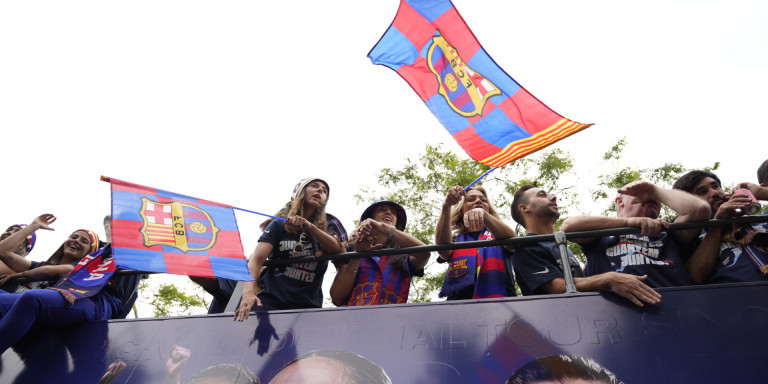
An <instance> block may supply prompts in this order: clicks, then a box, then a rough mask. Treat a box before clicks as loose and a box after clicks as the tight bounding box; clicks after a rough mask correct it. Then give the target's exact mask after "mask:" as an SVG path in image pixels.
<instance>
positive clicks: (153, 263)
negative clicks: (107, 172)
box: [110, 179, 253, 281]
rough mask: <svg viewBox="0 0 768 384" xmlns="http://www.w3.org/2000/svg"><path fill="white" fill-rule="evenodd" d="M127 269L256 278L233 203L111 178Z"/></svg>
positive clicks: (115, 231) (119, 251)
mask: <svg viewBox="0 0 768 384" xmlns="http://www.w3.org/2000/svg"><path fill="white" fill-rule="evenodd" d="M110 182H111V184H112V247H113V249H114V257H115V261H116V263H117V265H118V266H119V267H121V268H126V269H134V270H139V271H148V272H161V273H172V274H177V275H189V276H200V277H215V278H227V279H232V280H242V281H250V280H253V278H252V277H251V275H250V273H249V272H248V266H247V264H246V260H245V257H244V255H243V246H242V243H241V242H240V232H239V230H238V229H237V221H236V220H235V214H234V211H233V210H232V207H231V206H228V205H224V204H219V203H215V202H212V201H207V200H202V199H197V198H194V197H190V196H185V195H180V194H176V193H173V192H168V191H163V190H161V189H155V188H149V187H145V186H142V185H137V184H132V183H127V182H124V181H121V180H116V179H110Z"/></svg>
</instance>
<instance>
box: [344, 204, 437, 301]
mask: <svg viewBox="0 0 768 384" xmlns="http://www.w3.org/2000/svg"><path fill="white" fill-rule="evenodd" d="M406 221H407V216H406V214H405V209H403V207H401V206H400V205H399V204H397V203H393V202H391V201H386V200H378V201H376V202H374V203H373V204H371V205H370V206H369V207H368V208H366V210H365V211H364V212H363V214H362V216H360V224H359V225H358V226H357V228H356V229H355V231H354V232H353V235H352V238H353V239H354V240H355V243H354V247H355V251H356V252H363V251H370V250H374V249H381V248H402V247H416V246H420V245H424V243H423V242H421V241H420V240H419V239H417V238H415V237H413V236H411V235H409V234H407V233H405V232H403V231H404V230H405V223H406ZM427 261H429V252H421V253H414V254H410V255H408V254H403V255H394V256H380V257H377V256H367V257H362V258H360V257H356V258H353V259H350V260H349V261H348V263H347V264H344V265H343V266H342V267H341V268H339V272H338V273H337V274H336V278H334V280H333V285H331V300H332V301H333V304H334V305H336V306H342V305H347V306H358V305H379V304H400V303H405V302H407V301H408V292H409V290H410V287H411V277H412V276H423V275H424V266H425V265H427Z"/></svg>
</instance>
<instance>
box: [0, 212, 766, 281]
mask: <svg viewBox="0 0 768 384" xmlns="http://www.w3.org/2000/svg"><path fill="white" fill-rule="evenodd" d="M764 222H768V215H756V216H743V217H739V218H734V219H714V220H707V221H693V222H685V223H672V224H670V225H669V230H670V231H680V230H687V229H696V228H709V227H725V226H729V225H733V224H753V223H764ZM633 233H640V227H621V228H611V229H598V230H592V231H578V232H557V233H554V234H551V235H533V236H525V237H513V238H509V239H499V240H477V241H465V242H461V243H452V244H438V245H422V246H418V247H407V248H386V249H377V250H374V251H365V252H344V253H337V254H333V255H324V256H322V257H321V259H324V260H329V261H332V260H349V259H354V258H361V257H367V256H392V255H402V254H409V253H423V252H433V251H448V250H454V249H465V248H482V247H493V246H497V245H516V244H524V243H536V242H544V241H554V242H556V243H557V244H558V247H559V249H560V254H561V259H562V265H563V275H564V277H565V280H566V293H573V292H577V291H576V286H575V284H574V283H573V276H572V275H571V271H570V268H568V266H570V262H569V260H568V251H567V246H566V240H573V239H585V238H593V237H603V236H617V235H628V234H633ZM308 261H317V258H316V257H314V256H307V257H295V258H290V259H272V260H267V261H266V262H265V263H264V265H265V266H284V265H290V264H296V263H304V262H308ZM115 274H116V275H136V274H152V272H142V271H129V270H120V269H118V270H117V271H116V272H115ZM27 281H34V279H31V278H29V277H19V278H16V279H13V280H12V281H11V282H14V283H23V282H27Z"/></svg>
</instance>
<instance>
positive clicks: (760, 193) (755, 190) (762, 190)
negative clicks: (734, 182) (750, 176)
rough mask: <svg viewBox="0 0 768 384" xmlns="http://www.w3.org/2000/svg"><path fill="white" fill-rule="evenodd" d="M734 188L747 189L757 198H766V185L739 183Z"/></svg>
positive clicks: (767, 188)
mask: <svg viewBox="0 0 768 384" xmlns="http://www.w3.org/2000/svg"><path fill="white" fill-rule="evenodd" d="M736 188H738V189H742V188H744V189H748V190H749V191H750V192H752V194H753V195H754V196H755V199H758V200H768V187H763V186H760V185H757V184H753V183H740V184H739V185H738V186H737V187H736Z"/></svg>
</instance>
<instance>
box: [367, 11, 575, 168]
mask: <svg viewBox="0 0 768 384" xmlns="http://www.w3.org/2000/svg"><path fill="white" fill-rule="evenodd" d="M368 57H369V58H370V59H371V61H372V62H373V63H374V64H381V65H385V66H387V67H389V68H391V69H393V70H395V71H396V72H397V74H398V75H400V76H401V77H402V78H403V79H404V80H405V81H407V82H408V84H409V85H410V86H411V88H413V90H414V91H416V93H417V94H418V95H419V97H421V99H422V100H423V101H424V103H425V104H427V106H428V107H429V109H430V110H432V113H433V114H434V115H435V116H436V117H437V118H438V120H440V122H441V123H442V124H443V126H444V127H445V129H446V130H448V133H450V134H451V136H453V138H454V139H455V140H456V142H457V143H458V144H459V145H460V146H461V147H462V148H463V149H464V150H465V151H466V152H467V154H469V156H470V157H472V158H473V159H475V160H477V161H479V162H481V163H483V164H485V165H488V166H491V167H501V166H503V165H504V164H507V163H509V162H510V161H512V160H515V159H518V158H521V157H523V156H525V155H527V154H529V153H532V152H535V151H537V150H539V149H542V148H544V147H546V146H547V145H550V144H552V143H554V142H556V141H558V140H560V139H563V138H565V137H566V136H568V135H570V134H573V133H576V132H578V131H580V130H582V129H584V128H586V127H588V126H589V124H581V123H577V122H575V121H571V120H568V119H566V118H564V117H563V116H560V115H559V114H557V113H556V112H555V111H553V110H551V109H549V107H547V106H546V105H544V103H542V102H541V101H539V100H538V99H537V98H535V97H534V96H533V95H531V94H530V93H528V91H526V90H525V88H523V87H521V86H520V84H518V83H517V82H516V81H515V80H514V79H513V78H512V77H510V76H509V75H507V74H506V73H505V72H504V70H503V69H501V68H500V67H499V66H498V65H497V64H496V63H495V62H494V61H493V59H491V57H490V56H489V55H488V53H487V52H485V50H484V49H483V47H482V46H481V45H480V43H479V42H478V41H477V39H476V38H475V36H474V35H473V34H472V31H471V30H470V29H469V27H468V26H467V24H466V23H465V22H464V20H463V19H462V18H461V15H459V13H458V12H457V11H456V8H454V6H453V4H452V3H451V2H450V1H449V0H401V1H400V8H399V9H398V10H397V15H396V16H395V19H394V21H392V25H390V26H389V29H387V31H386V32H385V33H384V35H383V36H382V37H381V39H380V40H379V42H378V43H377V44H376V46H375V47H373V49H371V52H370V53H369V54H368Z"/></svg>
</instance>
